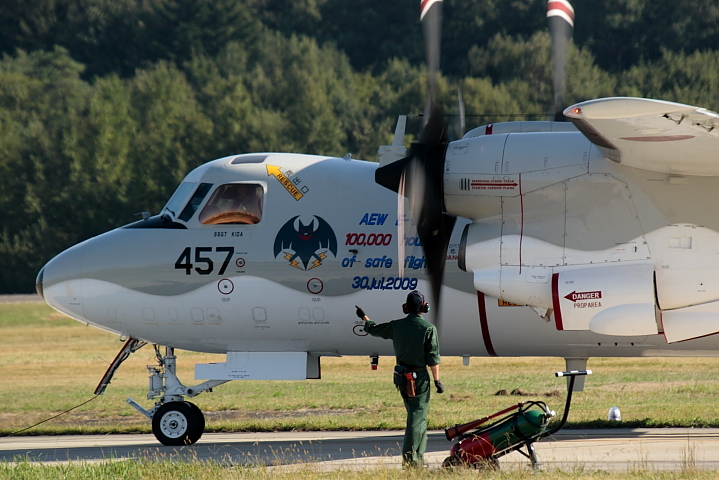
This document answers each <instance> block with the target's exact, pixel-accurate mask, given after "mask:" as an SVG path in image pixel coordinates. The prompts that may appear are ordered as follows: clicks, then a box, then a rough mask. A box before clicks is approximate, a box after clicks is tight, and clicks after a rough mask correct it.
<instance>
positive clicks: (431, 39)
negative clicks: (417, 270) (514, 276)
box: [375, 0, 456, 326]
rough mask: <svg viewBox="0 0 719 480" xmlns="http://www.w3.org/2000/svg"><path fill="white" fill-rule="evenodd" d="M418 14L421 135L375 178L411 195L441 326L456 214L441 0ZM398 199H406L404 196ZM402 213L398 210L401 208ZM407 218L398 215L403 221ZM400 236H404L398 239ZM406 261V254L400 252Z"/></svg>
mask: <svg viewBox="0 0 719 480" xmlns="http://www.w3.org/2000/svg"><path fill="white" fill-rule="evenodd" d="M420 20H421V22H422V28H423V30H424V38H425V50H426V58H427V71H428V76H429V78H428V89H427V90H428V92H427V102H426V105H425V114H424V117H423V118H424V121H423V125H422V130H421V132H420V134H419V141H418V142H415V143H413V144H412V145H411V146H410V149H409V153H408V155H407V156H406V157H405V158H403V159H401V160H398V161H396V162H393V163H390V164H388V165H386V166H383V167H380V168H378V169H377V170H376V173H375V181H376V182H377V183H378V184H380V185H382V186H384V187H386V188H389V189H390V190H393V191H395V192H398V193H400V192H402V193H404V195H405V196H407V198H408V199H409V205H410V209H411V212H412V218H413V220H414V222H415V224H416V226H417V235H418V236H419V238H420V241H421V243H422V248H423V249H424V255H425V258H426V260H427V271H428V273H429V279H430V284H431V288H432V292H431V293H432V299H433V302H434V308H435V311H437V312H438V313H437V315H436V317H435V318H436V323H437V326H438V324H439V318H440V316H439V311H440V292H441V289H442V277H443V275H444V263H445V258H446V252H447V246H448V245H449V240H450V236H451V235H452V229H453V227H454V223H455V221H456V218H455V217H454V216H452V215H448V214H446V213H445V212H444V193H443V178H442V177H443V171H444V154H445V150H446V147H447V132H446V127H445V123H444V117H443V115H442V110H441V108H440V106H439V104H438V103H437V101H436V94H437V74H438V72H439V59H440V42H441V30H442V0H421V2H420ZM400 202H401V203H403V201H402V199H401V198H400ZM398 213H399V212H398ZM402 221H403V218H402V219H400V222H402ZM398 241H399V242H402V238H399V239H398ZM398 261H399V263H400V264H402V263H403V261H404V259H403V258H399V259H398Z"/></svg>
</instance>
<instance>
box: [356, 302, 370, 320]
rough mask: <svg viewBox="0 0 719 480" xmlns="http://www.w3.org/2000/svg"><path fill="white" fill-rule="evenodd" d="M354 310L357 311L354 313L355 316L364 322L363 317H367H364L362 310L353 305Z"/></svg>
mask: <svg viewBox="0 0 719 480" xmlns="http://www.w3.org/2000/svg"><path fill="white" fill-rule="evenodd" d="M355 308H356V309H357V311H355V313H356V314H357V316H358V317H359V318H360V319H362V320H364V317H366V316H367V315H365V313H364V310H362V308H360V306H359V305H355Z"/></svg>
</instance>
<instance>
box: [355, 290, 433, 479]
mask: <svg viewBox="0 0 719 480" xmlns="http://www.w3.org/2000/svg"><path fill="white" fill-rule="evenodd" d="M402 310H403V311H404V313H406V314H408V315H407V316H406V317H405V318H401V319H399V320H393V321H391V322H387V323H380V324H377V323H375V322H373V321H372V320H370V319H369V317H368V316H367V315H365V313H364V311H362V309H361V308H360V307H357V312H356V313H357V316H358V317H359V318H361V319H362V320H364V322H365V325H364V330H365V332H367V333H369V334H370V335H372V336H375V337H381V338H386V339H391V340H392V344H393V346H394V353H395V357H397V365H398V366H401V367H404V368H405V369H406V372H407V373H410V374H413V375H411V376H412V377H415V378H414V395H412V393H413V392H411V388H410V392H409V393H408V392H407V390H406V389H402V388H401V389H400V393H401V394H402V400H404V406H405V409H406V410H407V427H406V428H405V432H404V444H403V446H402V464H403V465H404V466H408V467H422V466H424V452H425V450H426V449H427V411H428V410H429V396H430V395H429V394H430V383H429V374H428V373H427V367H429V369H430V371H431V372H432V378H433V379H434V385H435V387H436V388H437V393H443V392H444V386H443V385H442V382H440V381H439V363H440V356H439V344H438V341H437V329H436V328H435V327H434V325H432V324H431V323H429V322H428V321H427V320H425V319H424V318H423V317H422V315H421V314H422V313H426V312H428V311H429V305H427V302H425V301H424V296H423V295H422V294H421V293H419V292H418V291H416V290H415V291H413V292H410V293H409V294H408V295H407V302H406V303H405V304H404V305H402ZM395 372H397V367H395ZM395 375H397V373H395Z"/></svg>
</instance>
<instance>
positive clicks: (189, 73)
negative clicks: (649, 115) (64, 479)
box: [0, 0, 719, 292]
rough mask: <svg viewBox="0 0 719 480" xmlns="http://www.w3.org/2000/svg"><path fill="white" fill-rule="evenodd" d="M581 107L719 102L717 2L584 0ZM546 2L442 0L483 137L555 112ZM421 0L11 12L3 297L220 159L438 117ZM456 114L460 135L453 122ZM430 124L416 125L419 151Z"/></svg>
mask: <svg viewBox="0 0 719 480" xmlns="http://www.w3.org/2000/svg"><path fill="white" fill-rule="evenodd" d="M573 4H574V7H575V10H576V13H577V21H576V29H575V36H574V37H575V43H576V46H575V47H572V49H571V51H570V58H569V76H568V80H567V95H566V97H567V101H568V102H570V103H573V102H576V101H581V100H585V99H589V98H596V97H601V96H611V95H636V96H648V97H654V98H663V99H666V100H673V101H678V102H683V103H689V104H695V105H699V106H702V107H706V108H709V109H712V110H717V109H719V101H717V98H719V53H717V49H716V46H717V45H719V4H717V5H715V3H714V2H706V1H702V0H686V1H684V2H681V3H677V2H674V3H671V2H652V1H650V0H611V1H606V2H596V1H593V0H573ZM545 9H546V0H521V1H520V0H516V1H514V0H513V1H506V0H504V1H499V0H461V1H460V0H446V1H445V24H444V36H443V38H444V40H443V46H442V52H443V57H442V58H443V60H442V71H443V75H444V76H443V77H441V78H440V79H439V82H438V87H439V91H440V97H441V99H442V101H443V103H444V108H445V111H446V112H449V113H450V114H451V113H452V112H455V111H456V109H457V92H458V91H459V90H461V92H462V96H463V99H464V103H465V106H466V111H467V114H468V128H471V127H473V126H476V125H477V124H483V123H488V122H493V121H501V120H516V119H518V118H517V116H516V115H517V114H521V115H524V116H525V118H526V117H528V118H537V117H540V118H542V117H543V115H545V114H546V112H547V109H548V106H549V103H550V98H551V93H550V90H551V86H550V85H551V82H550V75H551V74H550V67H549V37H548V35H547V33H546V19H545ZM418 10H419V9H418V2H417V1H416V0H397V1H390V2H386V1H379V0H358V1H355V2H347V1H344V0H301V1H290V0H3V1H2V2H0V54H2V59H0V292H28V291H32V289H33V284H34V278H35V275H36V273H37V271H38V270H39V268H40V267H41V266H42V265H43V264H44V263H45V262H46V261H47V260H48V259H50V258H51V257H52V256H53V255H55V254H56V253H58V252H60V251H61V250H63V249H65V248H67V247H68V246H70V245H72V244H74V243H77V242H79V241H81V240H83V239H85V238H88V237H90V236H93V235H96V234H99V233H101V232H103V231H107V230H109V229H111V228H114V227H117V226H120V225H123V224H126V223H129V222H131V221H133V220H134V219H135V217H134V214H135V213H137V212H140V211H143V210H145V211H149V212H152V213H156V212H158V211H159V210H160V209H161V208H162V205H163V204H164V202H165V201H166V200H167V198H168V197H169V196H170V194H171V193H172V191H173V190H174V189H175V188H176V186H177V183H178V182H179V181H180V179H181V178H182V177H183V176H184V175H185V174H186V173H187V172H188V171H189V170H190V169H192V168H193V167H195V166H197V165H200V164H201V163H204V162H206V161H208V160H210V159H213V158H217V157H220V156H225V155H229V154H233V153H243V152H252V151H293V152H302V153H316V154H327V155H344V154H345V153H347V152H351V153H352V154H353V156H355V157H359V158H364V159H367V160H375V159H376V152H377V148H378V146H379V145H382V144H387V143H388V142H390V141H391V138H392V133H393V127H394V123H395V121H396V118H397V115H399V114H406V113H420V112H421V111H422V109H423V107H424V96H425V88H426V86H425V70H424V66H423V63H424V48H423V44H422V35H421V28H420V24H419V19H418ZM454 123H455V122H454V121H453V120H450V124H454ZM417 127H418V125H412V124H410V125H409V126H408V133H409V135H408V138H407V140H408V141H409V140H411V137H412V135H411V134H412V133H414V132H416V131H417Z"/></svg>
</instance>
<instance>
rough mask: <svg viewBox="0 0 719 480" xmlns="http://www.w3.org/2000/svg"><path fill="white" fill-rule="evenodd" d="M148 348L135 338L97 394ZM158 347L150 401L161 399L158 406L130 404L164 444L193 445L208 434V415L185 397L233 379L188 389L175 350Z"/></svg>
mask: <svg viewBox="0 0 719 480" xmlns="http://www.w3.org/2000/svg"><path fill="white" fill-rule="evenodd" d="M144 345H146V342H141V341H139V340H137V339H134V338H130V339H128V340H127V342H126V343H125V345H124V346H123V347H122V349H121V350H120V353H118V355H117V357H115V360H114V361H113V362H112V364H111V365H110V368H108V369H107V372H106V373H105V375H104V376H103V378H102V380H101V382H100V384H99V385H98V387H97V389H96V390H95V394H96V395H102V393H104V391H105V389H106V388H107V386H108V385H109V384H110V381H111V380H112V377H113V375H114V374H115V372H116V371H117V369H118V368H119V366H120V364H121V363H122V362H123V361H125V360H126V359H127V357H129V356H130V354H131V353H134V352H136V351H137V350H139V349H140V348H142V347H143V346H144ZM154 347H155V356H156V357H157V365H148V366H147V370H148V372H149V373H150V377H149V389H148V393H147V399H148V400H154V399H157V401H156V402H155V406H154V407H152V408H151V409H149V410H147V409H145V408H143V407H142V406H141V405H140V404H138V403H137V402H136V401H135V400H133V399H132V398H128V399H127V400H126V402H127V403H128V404H130V405H131V406H132V407H133V408H135V409H136V410H137V411H138V412H140V413H142V414H143V415H145V416H146V417H147V418H149V419H150V420H152V433H153V434H154V435H155V437H156V438H157V440H159V441H160V443H162V444H163V445H167V446H178V445H192V444H193V443H195V442H197V441H198V440H199V439H200V437H201V436H202V434H203V433H204V431H205V416H204V415H203V414H202V411H201V410H200V409H199V407H198V406H197V405H195V404H194V403H190V402H186V401H185V400H184V398H185V397H194V396H196V395H199V394H200V393H202V392H207V391H212V389H213V388H215V387H216V386H218V385H222V384H223V383H227V382H228V381H229V380H208V381H206V382H204V383H201V384H199V385H196V386H194V387H186V386H184V385H183V384H182V382H180V380H179V379H178V378H177V375H176V361H177V357H176V356H175V350H174V348H172V347H165V355H164V356H163V355H161V354H160V348H159V346H157V345H155V346H154Z"/></svg>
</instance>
